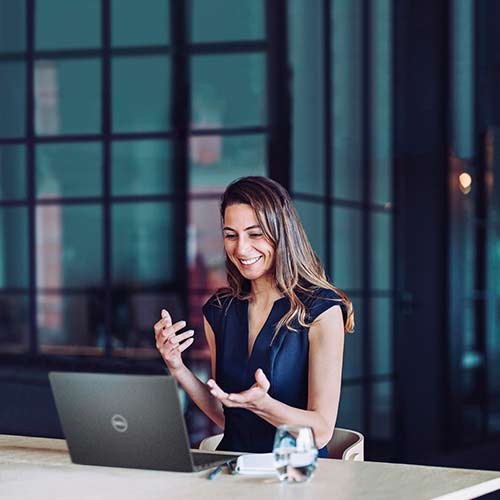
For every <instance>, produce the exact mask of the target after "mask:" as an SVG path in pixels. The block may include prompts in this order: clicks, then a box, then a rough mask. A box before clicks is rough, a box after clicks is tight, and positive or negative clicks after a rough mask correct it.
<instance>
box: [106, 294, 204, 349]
mask: <svg viewBox="0 0 500 500" xmlns="http://www.w3.org/2000/svg"><path fill="white" fill-rule="evenodd" d="M111 300H112V306H111V318H112V326H111V328H112V329H111V332H112V333H111V343H112V345H113V354H114V355H118V356H128V357H134V358H143V357H149V358H151V357H152V358H155V359H156V358H158V351H157V350H156V346H155V338H154V334H153V325H154V324H155V323H156V322H157V321H158V320H159V319H160V316H161V310H162V309H163V308H165V309H167V311H168V312H169V313H170V315H171V316H172V319H173V321H174V322H176V321H181V320H183V319H184V320H186V317H185V313H184V311H183V308H182V307H181V303H182V300H181V296H180V294H178V293H174V292H170V293H169V292H163V293H148V292H145V293H134V292H131V291H129V290H127V289H125V288H123V289H114V290H113V291H112V299H111ZM192 327H193V325H191V324H189V328H192ZM199 333H202V332H201V330H199ZM190 350H191V349H190Z"/></svg>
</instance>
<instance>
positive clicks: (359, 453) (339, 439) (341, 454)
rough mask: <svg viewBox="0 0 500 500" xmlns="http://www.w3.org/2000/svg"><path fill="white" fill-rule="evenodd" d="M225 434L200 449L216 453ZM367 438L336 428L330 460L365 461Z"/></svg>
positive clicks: (357, 433)
mask: <svg viewBox="0 0 500 500" xmlns="http://www.w3.org/2000/svg"><path fill="white" fill-rule="evenodd" d="M223 436H224V434H215V435H214V436H209V437H206V438H205V439H203V440H202V442H201V443H200V446H199V449H200V450H203V451H214V450H215V449H216V448H217V446H218V445H219V443H220V442H221V441H222V438H223ZM364 448H365V438H364V436H363V434H361V433H359V432H356V431H351V430H349V429H341V428H340V427H336V428H335V431H334V433H333V437H332V439H330V441H329V442H328V444H327V445H326V449H327V450H328V458H337V459H340V460H354V461H357V462H362V461H363V460H364Z"/></svg>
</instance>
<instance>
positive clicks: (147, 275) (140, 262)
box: [112, 202, 177, 287]
mask: <svg viewBox="0 0 500 500" xmlns="http://www.w3.org/2000/svg"><path fill="white" fill-rule="evenodd" d="M173 210H174V207H173V204H172V203H167V202H147V203H119V204H116V205H114V206H113V208H112V218H113V219H112V225H113V233H112V256H113V264H112V269H113V283H114V285H115V287H119V286H129V285H140V286H147V285H165V283H167V282H169V281H171V280H173V279H174V277H175V269H176V265H177V263H176V262H175V245H176V242H175V231H174V221H175V217H174V213H173Z"/></svg>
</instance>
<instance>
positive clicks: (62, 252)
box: [36, 205, 103, 289]
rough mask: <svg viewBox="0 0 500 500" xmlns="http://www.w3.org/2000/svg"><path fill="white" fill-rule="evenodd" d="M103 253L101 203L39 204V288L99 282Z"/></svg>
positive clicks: (76, 285)
mask: <svg viewBox="0 0 500 500" xmlns="http://www.w3.org/2000/svg"><path fill="white" fill-rule="evenodd" d="M102 254H103V250H102V207H101V206H100V205H67V206H61V205H40V206H37V208H36V269H37V285H38V287H39V288H50V289H55V288H60V287H90V286H99V285H100V284H101V282H102Z"/></svg>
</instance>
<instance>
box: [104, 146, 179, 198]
mask: <svg viewBox="0 0 500 500" xmlns="http://www.w3.org/2000/svg"><path fill="white" fill-rule="evenodd" d="M111 154H112V172H111V176H112V181H111V185H112V193H113V194H114V195H148V194H166V193H171V192H172V191H173V189H174V186H173V174H172V158H171V153H170V142H169V141H156V140H140V141H130V142H125V141H119V142H114V143H113V146H112V153H111Z"/></svg>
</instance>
